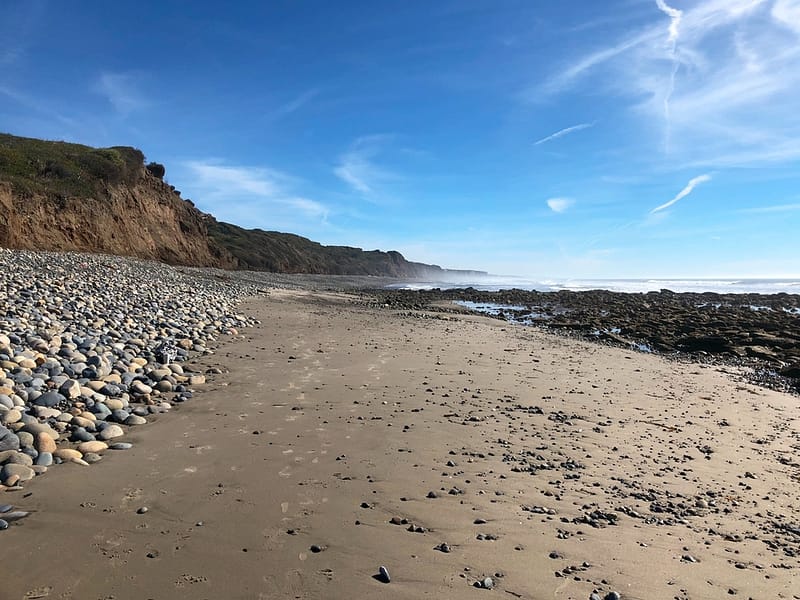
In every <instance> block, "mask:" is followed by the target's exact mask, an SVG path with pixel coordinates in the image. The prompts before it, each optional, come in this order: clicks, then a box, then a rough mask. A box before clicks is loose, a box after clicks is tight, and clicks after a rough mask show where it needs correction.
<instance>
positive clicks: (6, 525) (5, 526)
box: [0, 519, 9, 531]
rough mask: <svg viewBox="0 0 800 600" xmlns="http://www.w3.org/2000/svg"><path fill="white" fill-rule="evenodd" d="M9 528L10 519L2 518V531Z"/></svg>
mask: <svg viewBox="0 0 800 600" xmlns="http://www.w3.org/2000/svg"><path fill="white" fill-rule="evenodd" d="M8 528H9V525H8V521H6V520H5V519H0V531H4V530H6V529H8Z"/></svg>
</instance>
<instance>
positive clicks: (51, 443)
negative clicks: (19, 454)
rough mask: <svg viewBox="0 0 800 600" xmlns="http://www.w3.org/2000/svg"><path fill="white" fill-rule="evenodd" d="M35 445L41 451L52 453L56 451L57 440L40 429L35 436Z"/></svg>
mask: <svg viewBox="0 0 800 600" xmlns="http://www.w3.org/2000/svg"><path fill="white" fill-rule="evenodd" d="M33 447H34V448H36V451H37V452H39V453H41V452H49V453H50V454H52V453H53V452H55V451H56V441H55V440H54V439H53V438H52V437H51V436H49V435H48V434H47V433H45V432H44V431H40V432H39V433H37V434H36V435H35V436H34V439H33Z"/></svg>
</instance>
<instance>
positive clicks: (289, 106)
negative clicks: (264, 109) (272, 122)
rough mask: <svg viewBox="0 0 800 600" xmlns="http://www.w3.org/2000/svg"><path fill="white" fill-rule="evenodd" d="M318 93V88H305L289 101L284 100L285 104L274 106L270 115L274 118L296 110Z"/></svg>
mask: <svg viewBox="0 0 800 600" xmlns="http://www.w3.org/2000/svg"><path fill="white" fill-rule="evenodd" d="M319 94H320V90H318V89H311V90H306V91H305V92H303V93H302V94H300V95H299V96H296V97H295V98H293V99H292V100H290V101H289V102H286V103H285V104H282V105H281V106H279V107H278V108H276V109H275V110H274V111H273V113H272V114H271V115H270V116H271V117H272V118H274V119H275V118H280V117H285V116H288V115H290V114H292V113H293V112H297V111H298V110H300V109H301V108H303V107H304V106H305V105H306V104H308V103H309V102H311V100H313V99H314V98H316V97H317V96H319Z"/></svg>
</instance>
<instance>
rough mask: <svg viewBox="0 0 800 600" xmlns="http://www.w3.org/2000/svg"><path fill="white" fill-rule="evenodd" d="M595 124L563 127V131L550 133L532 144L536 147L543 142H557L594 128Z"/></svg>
mask: <svg viewBox="0 0 800 600" xmlns="http://www.w3.org/2000/svg"><path fill="white" fill-rule="evenodd" d="M594 125H595V122H592V123H580V124H578V125H573V126H572V127H565V128H564V129H559V130H558V131H556V132H555V133H551V134H550V135H548V136H546V137H543V138H542V139H540V140H537V141H535V142H534V143H533V145H534V146H538V145H539V144H544V143H545V142H550V141H552V140H557V139H558V138H562V137H564V136H565V135H569V134H570V133H575V132H576V131H582V130H584V129H589V128H590V127H594Z"/></svg>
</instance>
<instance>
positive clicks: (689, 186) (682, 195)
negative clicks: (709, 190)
mask: <svg viewBox="0 0 800 600" xmlns="http://www.w3.org/2000/svg"><path fill="white" fill-rule="evenodd" d="M706 181H711V175H709V174H707V173H706V174H705V175H698V176H697V177H695V178H694V179H690V180H689V183H687V184H686V187H685V188H683V189H682V190H681V191H680V192H678V195H677V196H675V197H674V198H673V199H672V200H670V201H669V202H665V203H664V204H662V205H661V206H656V207H655V208H654V209H653V210H651V211H650V214H651V215H652V214H653V213H657V212H658V211H661V210H664V209H665V208H669V207H670V206H672V205H673V204H675V203H676V202H677V201H678V200H680V199H681V198H685V197H686V196H688V195H689V194H691V193H692V190H694V188H696V187H697V186H698V185H700V184H701V183H704V182H706Z"/></svg>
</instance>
